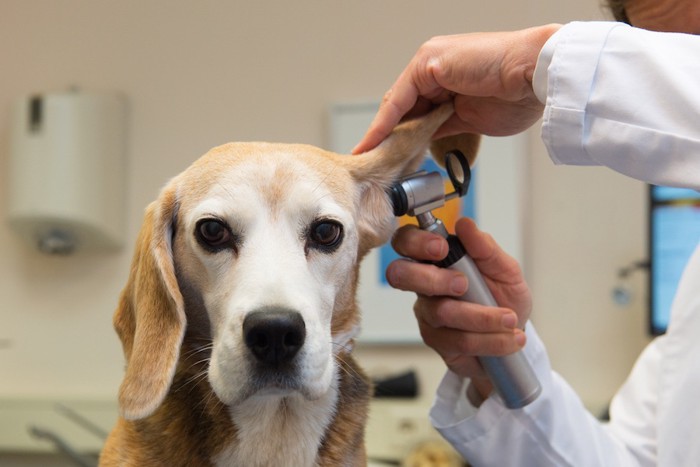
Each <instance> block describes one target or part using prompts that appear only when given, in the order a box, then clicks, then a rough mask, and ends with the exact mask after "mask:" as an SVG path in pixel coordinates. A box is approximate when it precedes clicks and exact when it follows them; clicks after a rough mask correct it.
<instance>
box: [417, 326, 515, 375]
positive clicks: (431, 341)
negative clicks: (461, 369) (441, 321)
mask: <svg viewBox="0 0 700 467" xmlns="http://www.w3.org/2000/svg"><path fill="white" fill-rule="evenodd" d="M418 326H419V329H420V333H421V337H422V338H423V341H425V343H426V344H427V345H428V346H430V347H432V348H433V349H435V351H436V352H438V353H439V354H440V356H442V358H443V359H444V360H445V362H452V364H454V362H455V361H457V360H458V359H460V358H462V357H483V356H489V357H502V356H505V355H510V354H512V353H515V352H517V351H518V350H520V349H522V347H523V346H524V345H525V333H524V332H523V331H522V330H520V329H513V330H511V331H510V332H501V333H479V332H465V331H461V330H457V329H452V328H435V327H433V326H431V325H430V324H428V323H427V322H425V321H422V320H421V319H420V317H418Z"/></svg>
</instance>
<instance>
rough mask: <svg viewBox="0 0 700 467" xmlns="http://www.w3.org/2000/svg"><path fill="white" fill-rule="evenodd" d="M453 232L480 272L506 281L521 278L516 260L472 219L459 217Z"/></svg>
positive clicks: (517, 280) (514, 280)
mask: <svg viewBox="0 0 700 467" xmlns="http://www.w3.org/2000/svg"><path fill="white" fill-rule="evenodd" d="M455 233H456V234H457V237H458V238H459V240H460V241H461V242H462V245H464V247H465V248H466V250H467V253H468V254H469V256H470V257H471V258H472V259H473V260H474V261H475V262H476V264H477V267H478V268H479V271H481V273H482V274H484V275H486V276H488V277H491V278H492V279H494V280H497V281H502V282H506V283H512V282H521V281H522V280H523V278H522V271H521V270H520V266H519V265H518V262H517V261H516V260H515V259H514V258H513V257H511V256H510V255H509V254H508V253H506V252H505V251H504V250H503V249H502V248H501V247H500V245H498V243H496V241H495V240H494V239H493V237H492V236H491V235H489V234H487V233H485V232H483V231H481V230H479V228H478V227H477V226H476V224H475V223H474V221H473V220H471V219H469V218H461V219H459V220H458V221H457V223H456V225H455Z"/></svg>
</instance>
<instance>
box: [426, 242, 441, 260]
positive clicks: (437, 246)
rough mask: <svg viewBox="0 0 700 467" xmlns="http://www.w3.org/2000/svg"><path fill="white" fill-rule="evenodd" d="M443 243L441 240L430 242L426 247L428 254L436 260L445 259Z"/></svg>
mask: <svg viewBox="0 0 700 467" xmlns="http://www.w3.org/2000/svg"><path fill="white" fill-rule="evenodd" d="M442 245H443V242H442V240H440V239H437V238H436V239H435V240H430V241H429V242H428V244H427V245H425V250H426V251H427V252H428V254H429V255H430V256H432V257H434V258H443V257H444V256H445V254H444V253H443V251H442Z"/></svg>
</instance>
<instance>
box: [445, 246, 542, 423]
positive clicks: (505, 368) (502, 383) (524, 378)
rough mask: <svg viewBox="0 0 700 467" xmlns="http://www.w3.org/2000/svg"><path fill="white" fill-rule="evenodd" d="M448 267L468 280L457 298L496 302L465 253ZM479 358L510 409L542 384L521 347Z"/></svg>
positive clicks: (519, 405) (535, 393) (524, 401)
mask: <svg viewBox="0 0 700 467" xmlns="http://www.w3.org/2000/svg"><path fill="white" fill-rule="evenodd" d="M449 269H454V270H457V271H460V272H461V273H462V274H464V275H465V276H466V277H467V280H468V281H469V290H468V291H467V293H465V294H464V295H463V296H461V297H460V300H463V301H466V302H471V303H478V304H481V305H488V306H494V307H496V306H498V303H496V300H495V299H494V298H493V295H492V294H491V291H490V290H489V288H488V286H487V285H486V282H485V281H484V278H483V277H482V276H481V273H480V272H479V269H478V268H477V267H476V265H475V264H474V261H473V260H472V259H471V258H470V257H469V256H467V255H464V256H462V257H461V258H460V259H459V260H458V261H456V262H455V263H454V264H452V265H451V266H449ZM479 361H480V362H481V365H482V366H483V367H484V370H486V373H487V374H488V375H489V378H490V379H491V382H492V383H493V386H494V388H495V389H496V392H497V393H498V394H499V395H500V396H501V398H502V399H503V402H504V403H505V405H506V407H508V408H510V409H519V408H522V407H525V406H526V405H528V404H529V403H530V402H532V401H534V400H535V399H537V396H539V395H540V393H541V392H542V386H540V382H539V381H538V380H537V376H536V375H535V372H534V370H533V369H532V367H531V366H530V363H529V362H528V361H527V359H526V358H525V355H524V354H523V352H522V351H518V352H516V353H514V354H510V355H507V356H504V357H479Z"/></svg>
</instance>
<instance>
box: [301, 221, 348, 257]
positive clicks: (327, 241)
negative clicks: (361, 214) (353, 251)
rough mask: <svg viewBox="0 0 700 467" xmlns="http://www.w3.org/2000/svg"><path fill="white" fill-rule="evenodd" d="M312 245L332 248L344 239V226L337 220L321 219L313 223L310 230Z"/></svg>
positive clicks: (327, 248)
mask: <svg viewBox="0 0 700 467" xmlns="http://www.w3.org/2000/svg"><path fill="white" fill-rule="evenodd" d="M309 240H310V241H311V246H315V247H317V248H319V247H320V248H323V249H325V250H332V249H335V248H337V247H338V246H339V245H340V242H341V241H342V240H343V226H342V225H341V224H339V223H338V222H336V221H332V220H321V221H318V222H316V223H314V224H312V225H311V230H310V231H309Z"/></svg>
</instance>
